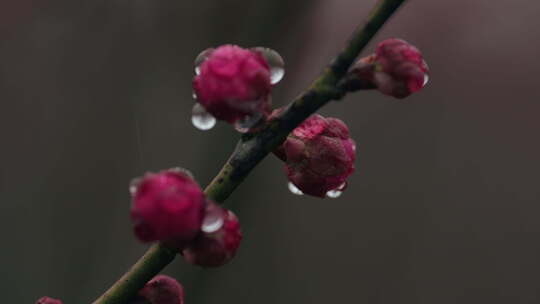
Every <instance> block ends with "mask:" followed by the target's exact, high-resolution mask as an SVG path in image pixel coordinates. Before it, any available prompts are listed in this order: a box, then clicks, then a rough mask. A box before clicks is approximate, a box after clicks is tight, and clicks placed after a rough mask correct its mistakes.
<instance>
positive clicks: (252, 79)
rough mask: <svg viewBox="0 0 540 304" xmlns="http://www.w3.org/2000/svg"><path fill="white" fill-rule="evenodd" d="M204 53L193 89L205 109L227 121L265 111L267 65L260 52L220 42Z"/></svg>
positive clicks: (268, 83) (267, 98)
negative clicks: (204, 57) (219, 44)
mask: <svg viewBox="0 0 540 304" xmlns="http://www.w3.org/2000/svg"><path fill="white" fill-rule="evenodd" d="M205 55H206V56H207V58H206V60H204V61H203V62H202V63H201V64H200V65H199V66H198V68H197V69H198V75H197V76H195V78H194V80H193V89H194V91H195V95H196V97H197V101H198V102H199V103H200V104H201V105H203V106H204V108H205V109H206V111H208V112H209V113H210V114H212V115H213V116H214V117H216V118H217V119H220V120H225V121H227V122H229V123H235V122H236V121H239V120H241V119H244V118H246V117H249V116H256V115H260V114H263V115H266V114H268V112H269V111H270V104H269V103H270V99H269V94H270V88H271V83H270V67H269V65H268V63H267V61H266V60H265V59H264V57H263V56H262V54H261V53H260V52H257V51H255V50H249V49H243V48H241V47H239V46H235V45H223V46H220V47H218V48H216V49H215V50H212V51H209V52H208V54H206V53H205Z"/></svg>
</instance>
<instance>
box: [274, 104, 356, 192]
mask: <svg viewBox="0 0 540 304" xmlns="http://www.w3.org/2000/svg"><path fill="white" fill-rule="evenodd" d="M282 149H283V150H282V151H283V152H282V153H284V154H285V162H286V165H285V171H286V173H287V176H288V177H289V181H291V182H292V183H293V184H294V185H295V186H296V187H297V188H298V189H300V190H301V191H302V192H303V193H305V194H309V195H313V196H318V197H325V195H326V193H327V192H328V191H332V190H340V191H342V190H344V188H345V186H346V182H347V178H348V177H349V175H351V174H352V173H353V172H354V161H355V158H356V155H355V152H356V151H355V150H356V146H355V143H354V141H353V140H352V139H351V138H350V135H349V129H348V128H347V126H346V125H345V123H343V121H341V120H339V119H337V118H324V117H322V116H321V115H318V114H315V115H312V116H310V117H309V118H308V119H306V120H305V121H304V122H303V123H302V124H301V125H300V126H298V127H297V128H296V129H294V130H293V132H292V133H291V134H290V135H289V137H288V138H287V139H286V140H285V142H284V143H283V146H282Z"/></svg>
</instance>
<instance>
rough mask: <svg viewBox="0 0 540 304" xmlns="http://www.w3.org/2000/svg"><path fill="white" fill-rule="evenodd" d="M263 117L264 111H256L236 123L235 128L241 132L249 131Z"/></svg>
mask: <svg viewBox="0 0 540 304" xmlns="http://www.w3.org/2000/svg"><path fill="white" fill-rule="evenodd" d="M262 117H263V114H262V113H259V112H257V113H255V114H253V115H251V116H246V117H244V118H243V119H240V120H238V121H236V122H235V123H234V128H235V129H236V131H238V132H240V133H247V132H248V131H249V130H250V129H251V128H252V127H253V126H255V125H256V124H257V123H258V122H259V121H260V120H261V118H262Z"/></svg>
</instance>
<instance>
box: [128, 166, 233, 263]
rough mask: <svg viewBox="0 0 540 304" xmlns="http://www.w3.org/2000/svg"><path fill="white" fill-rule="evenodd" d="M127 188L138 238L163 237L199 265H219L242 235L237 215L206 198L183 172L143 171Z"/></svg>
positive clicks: (158, 238)
mask: <svg viewBox="0 0 540 304" xmlns="http://www.w3.org/2000/svg"><path fill="white" fill-rule="evenodd" d="M130 192H131V195H132V206H131V218H132V220H133V223H134V232H135V235H136V236H137V238H138V239H139V240H140V241H142V242H154V241H160V242H164V243H166V244H168V245H171V246H172V247H175V248H177V249H178V250H179V251H180V252H182V253H184V256H186V260H187V261H188V262H192V263H193V264H197V265H200V266H203V267H215V266H220V265H223V264H225V263H227V262H229V261H230V260H231V259H232V258H233V257H234V255H235V254H236V250H237V249H238V247H239V246H240V241H241V240H242V233H241V231H240V224H239V222H238V218H237V217H236V216H235V215H234V214H233V213H232V212H231V211H228V210H225V209H224V208H222V207H220V206H218V205H216V204H215V203H213V202H212V201H210V200H208V199H206V198H205V195H204V193H203V191H202V189H201V188H200V187H199V185H198V184H197V183H196V182H195V181H194V180H193V177H192V176H191V175H190V174H189V173H188V172H187V171H185V170H182V169H169V170H164V171H161V172H158V173H147V174H145V175H144V176H143V177H142V178H138V179H135V180H134V181H133V182H132V184H131V187H130ZM186 252H188V253H187V254H186Z"/></svg>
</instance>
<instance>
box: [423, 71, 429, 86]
mask: <svg viewBox="0 0 540 304" xmlns="http://www.w3.org/2000/svg"><path fill="white" fill-rule="evenodd" d="M428 82H429V75H428V74H427V73H425V74H424V83H423V84H422V87H425V86H426V84H427V83H428Z"/></svg>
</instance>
